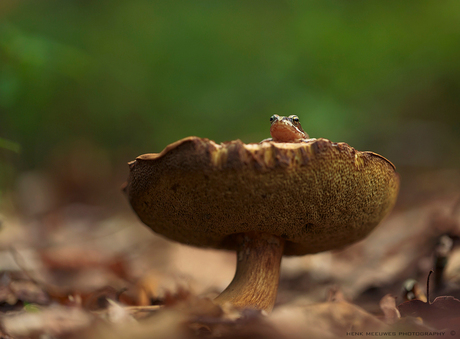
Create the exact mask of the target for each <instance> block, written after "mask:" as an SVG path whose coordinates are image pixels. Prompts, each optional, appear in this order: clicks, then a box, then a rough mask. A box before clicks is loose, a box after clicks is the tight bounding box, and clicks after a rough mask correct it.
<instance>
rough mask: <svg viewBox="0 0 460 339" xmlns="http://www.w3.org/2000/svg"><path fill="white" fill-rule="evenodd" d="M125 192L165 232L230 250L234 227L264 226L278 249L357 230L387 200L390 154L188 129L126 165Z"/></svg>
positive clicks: (340, 238)
mask: <svg viewBox="0 0 460 339" xmlns="http://www.w3.org/2000/svg"><path fill="white" fill-rule="evenodd" d="M129 166H130V175H129V179H128V183H127V185H126V187H125V192H126V194H127V196H128V199H129V201H130V203H131V205H132V207H133V209H134V211H135V212H136V213H137V214H138V215H139V217H140V219H141V220H142V221H143V222H144V223H145V224H147V225H148V226H149V227H150V228H152V229H153V230H154V231H155V232H157V233H159V234H162V235H163V236H165V237H168V238H170V239H172V240H176V241H179V242H181V243H184V244H188V245H195V246H200V247H213V248H226V249H235V248H236V243H235V241H234V238H233V237H232V235H234V234H238V233H246V232H262V233H270V234H273V235H275V236H278V237H281V238H283V239H284V240H285V241H286V243H285V250H284V254H286V255H303V254H307V253H316V252H320V251H326V250H330V249H335V248H340V247H343V246H346V245H348V244H351V243H353V242H355V241H358V240H360V239H362V238H364V237H365V236H366V235H367V234H368V233H369V232H371V231H372V229H373V228H374V227H375V226H377V224H378V223H379V222H380V221H381V220H382V219H383V218H384V216H385V215H386V214H387V213H388V212H389V211H390V209H391V208H392V207H393V205H394V203H395V201H396V196H397V194H398V189H399V176H398V174H397V173H396V172H395V168H394V166H393V164H392V163H391V162H389V161H388V160H387V159H385V158H383V157H382V156H380V155H378V154H375V153H372V152H358V151H356V150H355V149H354V148H352V147H350V146H348V145H347V144H345V143H333V142H331V141H329V140H327V139H316V140H312V141H309V142H307V143H305V142H301V143H275V142H264V143H261V144H244V143H243V142H241V141H240V140H236V141H230V142H226V143H223V144H220V145H219V144H216V143H215V142H214V141H212V140H208V139H201V138H198V137H188V138H185V139H182V140H179V141H177V142H175V143H173V144H171V145H169V146H167V147H166V148H165V149H164V150H163V151H162V152H161V153H158V154H144V155H141V156H139V157H138V158H137V159H136V160H135V161H133V162H131V163H130V164H129Z"/></svg>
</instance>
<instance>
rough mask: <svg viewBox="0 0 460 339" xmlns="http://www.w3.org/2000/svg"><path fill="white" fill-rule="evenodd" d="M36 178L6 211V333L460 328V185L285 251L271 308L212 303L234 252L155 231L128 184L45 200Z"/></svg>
mask: <svg viewBox="0 0 460 339" xmlns="http://www.w3.org/2000/svg"><path fill="white" fill-rule="evenodd" d="M27 180H28V181H27V182H28V184H29V185H28V186H27V187H28V190H26V191H27V194H25V195H26V196H29V195H30V192H31V187H32V188H33V187H35V188H36V190H37V192H35V193H34V194H35V198H34V197H33V194H32V195H31V196H32V197H31V198H30V199H29V200H28V198H24V192H21V189H20V188H19V189H18V191H16V192H11V193H10V195H9V198H8V199H4V201H3V206H2V210H1V211H2V212H1V215H0V219H1V229H0V230H1V237H0V267H1V268H2V269H1V271H0V331H1V333H0V338H160V339H161V338H184V339H186V338H217V337H218V338H299V339H300V338H336V337H351V336H352V337H383V336H386V337H401V338H402V337H411V336H412V337H427V338H444V337H460V301H459V300H458V299H457V298H460V196H459V194H438V195H433V196H432V197H429V198H428V199H427V198H426V197H425V198H423V199H420V200H419V201H416V202H413V203H410V204H408V203H405V202H406V201H407V199H406V198H407V197H406V196H405V193H404V191H403V192H402V195H401V196H400V203H399V204H398V205H397V207H396V208H395V209H394V210H393V212H392V213H391V214H390V216H388V217H387V218H386V219H385V220H384V221H383V222H382V223H381V225H379V226H378V227H377V228H376V230H375V231H374V232H373V233H371V234H370V235H369V236H368V237H367V238H366V239H364V240H362V241H360V242H358V243H356V244H354V245H352V246H350V247H348V248H346V249H343V250H340V251H333V252H324V253H318V254H315V255H308V256H303V257H295V258H294V257H285V258H283V261H282V269H281V279H280V285H279V290H278V297H277V302H276V305H275V308H274V309H273V311H272V313H271V314H266V313H264V312H259V311H255V310H249V309H248V310H236V309H233V308H232V307H231V306H230V305H224V306H223V307H221V306H217V305H215V304H213V302H212V299H213V298H214V297H215V296H217V295H218V294H219V292H220V291H222V290H223V289H224V288H225V287H226V286H227V285H228V284H229V282H230V281H231V279H232V277H233V274H234V270H235V261H236V259H235V254H234V253H232V252H227V251H217V250H209V249H197V248H192V247H187V246H185V245H180V244H177V243H174V242H171V241H168V240H166V239H163V238H161V237H160V236H157V235H155V234H154V233H153V232H152V231H151V230H150V229H148V228H147V227H145V226H143V225H142V224H141V222H140V221H139V220H138V219H137V217H136V216H135V215H134V213H133V212H132V211H131V210H130V208H129V206H128V204H127V202H126V201H124V200H123V197H122V196H121V193H119V194H120V199H121V200H120V201H119V202H118V203H117V204H115V205H116V206H117V207H116V208H102V207H95V206H96V205H95V204H90V203H78V204H77V203H61V204H59V203H55V204H54V205H53V208H50V207H49V206H44V207H41V208H37V204H38V202H39V201H43V199H46V198H44V197H46V196H47V194H46V190H45V191H43V189H42V190H40V187H42V186H43V185H42V186H40V185H41V184H40V180H41V179H40V178H38V179H37V177H36V176H35V177H34V176H32V177H31V178H28V179H27ZM34 180H35V182H34ZM37 180H38V182H37ZM37 187H38V188H37ZM32 191H33V190H32ZM32 193H33V192H32ZM65 194H67V193H65ZM21 197H22V198H21ZM58 200H59V199H58ZM5 201H16V203H14V204H13V203H7V202H5ZM431 270H433V274H432V275H431V277H430V280H429V281H430V289H429V295H427V279H428V275H429V273H430V271H431Z"/></svg>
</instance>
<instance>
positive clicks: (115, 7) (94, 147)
mask: <svg viewBox="0 0 460 339" xmlns="http://www.w3.org/2000/svg"><path fill="white" fill-rule="evenodd" d="M459 22H460V4H459V3H458V2H457V1H453V0H452V1H443V2H442V3H439V2H433V1H404V2H400V1H385V2H384V3H377V2H368V1H335V0H328V1H174V2H171V1H167V2H165V1H142V0H133V1H117V0H111V1H46V0H45V1H2V2H1V3H0V137H1V139H0V147H1V150H0V154H1V158H0V159H1V160H0V161H1V162H0V164H1V165H0V166H1V172H0V173H1V177H0V178H1V179H0V180H1V187H3V188H5V187H11V186H10V185H11V184H13V183H14V182H15V180H14V179H15V178H17V175H18V173H21V172H22V171H24V170H30V169H35V168H49V167H51V166H52V167H55V166H59V160H58V159H59V158H61V157H64V156H67V157H72V153H76V152H81V153H82V154H80V155H78V156H75V157H77V158H78V157H80V158H79V159H77V160H74V161H75V162H77V163H78V162H83V161H85V160H84V158H85V157H86V161H87V163H88V164H90V163H91V162H92V160H94V159H91V157H92V158H96V159H97V158H100V159H102V158H104V164H103V165H104V166H106V168H104V170H107V171H111V170H113V169H114V168H121V167H120V166H125V163H126V162H127V161H129V160H131V159H133V158H134V157H135V156H137V155H138V154H141V153H146V152H159V151H161V150H162V149H163V148H164V146H166V145H167V144H169V143H171V142H173V141H175V140H177V139H180V138H183V137H186V136H189V135H197V136H200V137H207V138H210V139H213V140H215V141H217V142H222V141H225V140H232V139H237V138H239V139H241V140H243V141H244V142H258V141H260V140H261V139H263V138H266V137H268V129H269V117H270V116H271V115H272V114H274V113H276V114H280V115H289V114H296V115H298V116H299V117H300V119H301V122H302V125H303V127H304V129H305V130H306V131H307V132H308V133H309V134H310V135H311V136H312V137H324V138H328V139H331V140H333V141H345V142H347V143H349V144H350V145H352V146H353V147H355V148H357V149H359V150H373V151H375V152H378V153H380V154H382V155H384V156H386V157H387V158H389V159H390V160H391V161H392V162H394V163H395V164H396V166H397V168H398V170H400V172H401V171H402V172H403V173H404V172H405V171H406V170H408V169H439V168H443V169H455V168H459V167H460V166H459V165H460V152H459V151H458V146H457V145H458V144H459V142H460V112H459V110H460V62H459V60H460V24H459ZM66 160H67V161H69V159H68V158H67V159H66ZM56 162H57V164H56ZM64 162H65V161H64ZM94 164H95V163H94ZM75 166H83V165H81V164H80V165H78V164H76V165H75ZM101 166H102V165H101ZM94 167H96V166H94ZM123 168H124V167H123ZM93 170H95V171H98V170H99V171H100V169H97V168H93ZM111 174H113V173H111V172H110V173H109V172H107V173H105V174H104V176H106V177H109V176H110V175H111ZM125 174H126V173H125ZM120 175H121V174H120Z"/></svg>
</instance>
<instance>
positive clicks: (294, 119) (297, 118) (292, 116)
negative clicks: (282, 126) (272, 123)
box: [289, 115, 300, 124]
mask: <svg viewBox="0 0 460 339" xmlns="http://www.w3.org/2000/svg"><path fill="white" fill-rule="evenodd" d="M289 118H291V120H292V122H293V123H294V124H298V123H299V122H300V119H299V117H298V116H297V115H290V116H289Z"/></svg>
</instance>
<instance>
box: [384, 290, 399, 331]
mask: <svg viewBox="0 0 460 339" xmlns="http://www.w3.org/2000/svg"><path fill="white" fill-rule="evenodd" d="M380 308H381V309H382V311H383V314H384V316H385V322H386V323H387V324H394V323H395V322H396V321H398V320H399V318H401V314H400V313H399V310H398V308H397V307H396V297H393V296H392V295H391V294H387V295H385V296H384V297H383V298H382V300H380Z"/></svg>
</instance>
